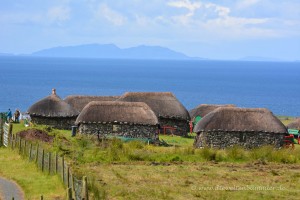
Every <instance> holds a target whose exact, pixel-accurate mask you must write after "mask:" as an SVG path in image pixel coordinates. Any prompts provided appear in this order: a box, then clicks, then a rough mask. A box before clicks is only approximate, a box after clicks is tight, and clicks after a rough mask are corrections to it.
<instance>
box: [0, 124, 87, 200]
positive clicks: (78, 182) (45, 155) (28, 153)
mask: <svg viewBox="0 0 300 200" xmlns="http://www.w3.org/2000/svg"><path fill="white" fill-rule="evenodd" d="M0 128H1V129H0V130H1V138H2V139H1V144H4V143H5V141H6V145H5V144H4V146H6V147H10V148H11V149H13V150H17V151H18V152H19V154H20V155H22V156H23V158H25V159H28V160H29V161H31V162H35V163H36V165H37V167H38V168H39V169H40V170H41V171H43V172H44V173H48V174H50V175H55V174H57V175H59V176H60V178H61V180H62V181H63V183H64V185H65V186H66V187H67V188H68V189H67V195H68V200H72V199H74V200H88V199H89V197H88V188H87V177H86V176H83V177H82V178H80V177H77V176H76V175H75V174H74V173H73V172H72V169H71V167H70V165H69V164H68V163H67V162H66V161H65V158H64V157H63V156H59V155H58V154H57V153H53V152H50V151H47V150H45V149H44V148H42V146H41V145H39V143H35V144H33V143H31V142H30V141H27V140H25V139H24V138H21V137H20V136H19V135H14V134H12V125H11V124H5V123H4V124H3V123H2V121H0ZM3 138H4V139H3ZM5 138H6V139H5ZM41 198H42V197H41Z"/></svg>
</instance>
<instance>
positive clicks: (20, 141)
mask: <svg viewBox="0 0 300 200" xmlns="http://www.w3.org/2000/svg"><path fill="white" fill-rule="evenodd" d="M21 147H22V139H21V137H19V153H20V152H21Z"/></svg>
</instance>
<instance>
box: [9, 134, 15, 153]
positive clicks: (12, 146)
mask: <svg viewBox="0 0 300 200" xmlns="http://www.w3.org/2000/svg"><path fill="white" fill-rule="evenodd" d="M14 141H15V135H12V138H11V141H10V147H11V149H12V150H14Z"/></svg>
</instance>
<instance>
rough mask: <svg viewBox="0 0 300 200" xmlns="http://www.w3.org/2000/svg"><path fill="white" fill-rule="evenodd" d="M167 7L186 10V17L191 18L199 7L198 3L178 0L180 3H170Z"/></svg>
mask: <svg viewBox="0 0 300 200" xmlns="http://www.w3.org/2000/svg"><path fill="white" fill-rule="evenodd" d="M167 5H169V6H172V7H176V8H186V9H188V10H189V13H188V16H192V15H193V14H194V12H195V10H197V9H198V8H200V7H201V3H200V2H195V3H193V2H190V1H189V0H180V1H170V2H168V3H167Z"/></svg>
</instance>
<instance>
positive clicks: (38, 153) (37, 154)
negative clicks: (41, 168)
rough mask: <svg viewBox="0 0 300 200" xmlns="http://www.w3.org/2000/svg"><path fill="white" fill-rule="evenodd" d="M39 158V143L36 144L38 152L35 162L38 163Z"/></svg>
mask: <svg viewBox="0 0 300 200" xmlns="http://www.w3.org/2000/svg"><path fill="white" fill-rule="evenodd" d="M38 158H39V143H38V144H37V145H36V152H35V163H37V165H38Z"/></svg>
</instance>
